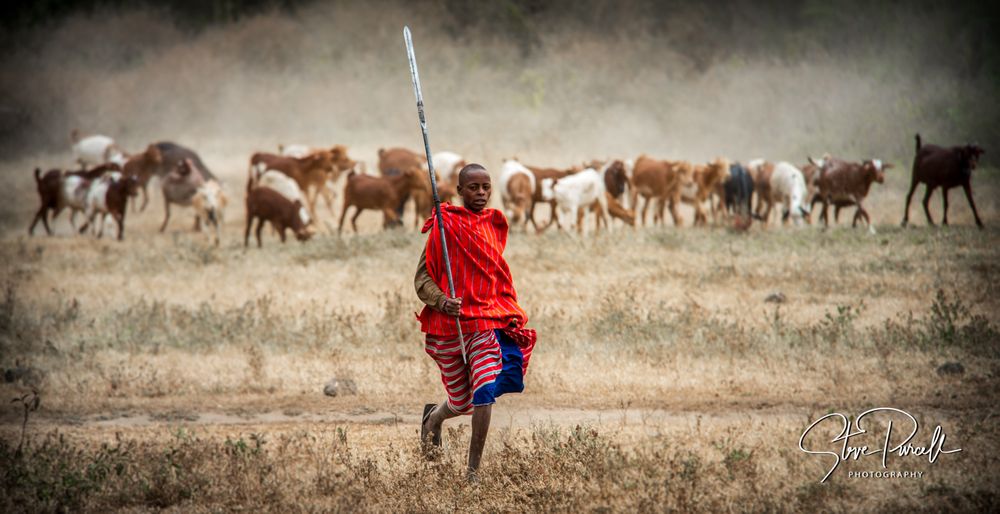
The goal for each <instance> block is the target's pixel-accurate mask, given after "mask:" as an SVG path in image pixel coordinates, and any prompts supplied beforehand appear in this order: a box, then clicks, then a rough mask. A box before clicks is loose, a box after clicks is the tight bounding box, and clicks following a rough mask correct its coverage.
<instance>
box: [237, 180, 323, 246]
mask: <svg viewBox="0 0 1000 514" xmlns="http://www.w3.org/2000/svg"><path fill="white" fill-rule="evenodd" d="M246 205H247V225H246V230H245V232H244V233H243V247H244V248H246V247H247V246H249V244H250V243H249V242H250V227H251V225H253V221H254V220H255V219H256V220H257V228H256V231H255V235H256V236H257V248H260V247H261V241H260V232H261V230H262V229H263V228H264V222H265V221H266V222H269V223H270V224H271V226H272V227H273V228H274V229H275V230H277V232H278V235H279V236H280V237H281V242H282V243H284V242H285V230H286V229H289V228H290V229H292V233H293V234H295V238H296V239H298V240H299V241H303V242H304V241H307V240H309V238H310V237H312V231H311V230H310V229H309V227H307V226H306V224H305V222H304V221H303V220H302V218H303V214H304V212H303V211H304V210H305V207H304V206H303V205H302V202H301V201H299V200H295V201H294V202H293V201H291V200H289V199H288V198H285V197H284V196H282V195H281V193H279V192H277V191H275V190H273V189H270V188H267V187H257V188H255V187H253V182H252V181H247V201H246Z"/></svg>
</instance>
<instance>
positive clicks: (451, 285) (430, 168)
mask: <svg viewBox="0 0 1000 514" xmlns="http://www.w3.org/2000/svg"><path fill="white" fill-rule="evenodd" d="M403 39H404V40H406V57H407V58H408V59H409V60H410V78H411V79H413V94H414V96H416V97H417V114H418V115H419V116H420V131H421V132H423V134H424V153H426V154H427V172H428V173H430V176H431V193H432V194H433V195H434V215H435V217H436V218H437V226H438V232H439V233H440V234H441V250H442V251H443V253H444V269H445V271H446V272H447V273H448V294H449V296H450V297H451V298H454V297H455V282H454V280H452V278H451V260H450V259H449V258H448V241H446V240H445V237H444V220H443V219H442V217H441V199H440V198H438V190H437V179H436V178H435V177H434V160H433V159H432V158H431V144H430V142H429V141H428V140H427V119H426V118H425V117H424V95H423V94H422V93H421V92H420V74H419V73H417V57H416V56H415V55H414V54H413V39H412V38H411V37H410V27H403ZM455 325H456V327H457V328H458V347H459V348H460V349H461V350H462V363H463V364H468V360H467V359H466V357H465V337H464V336H463V335H462V323H461V322H460V321H459V318H457V317H456V318H455Z"/></svg>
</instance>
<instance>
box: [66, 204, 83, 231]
mask: <svg viewBox="0 0 1000 514" xmlns="http://www.w3.org/2000/svg"><path fill="white" fill-rule="evenodd" d="M69 226H71V227H73V230H76V209H74V208H72V207H70V208H69ZM80 233H81V234H82V233H83V232H80Z"/></svg>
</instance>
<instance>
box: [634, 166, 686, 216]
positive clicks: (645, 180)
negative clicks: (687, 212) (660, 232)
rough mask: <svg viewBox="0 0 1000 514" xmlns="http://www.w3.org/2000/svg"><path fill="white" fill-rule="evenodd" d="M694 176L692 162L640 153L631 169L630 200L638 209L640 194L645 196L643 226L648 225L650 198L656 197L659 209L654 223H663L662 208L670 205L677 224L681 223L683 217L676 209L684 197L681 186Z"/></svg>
mask: <svg viewBox="0 0 1000 514" xmlns="http://www.w3.org/2000/svg"><path fill="white" fill-rule="evenodd" d="M693 180H694V167H693V166H691V163H688V162H684V161H667V160H660V159H653V158H652V157H649V156H646V155H640V156H639V158H638V159H636V160H635V168H634V170H633V171H632V183H633V185H634V187H633V189H632V199H631V200H632V206H633V208H636V209H638V207H639V203H638V200H639V196H642V197H643V199H644V203H643V206H642V214H640V215H639V217H640V219H641V220H642V224H643V226H645V225H646V211H647V210H648V209H649V204H650V202H651V201H654V200H655V201H656V202H657V209H656V210H655V211H654V212H653V223H660V224H662V223H663V210H664V207H665V206H667V205H669V206H670V216H671V217H672V218H673V220H674V226H680V225H682V224H683V223H684V219H683V218H681V216H680V214H678V213H677V204H678V203H680V201H681V189H682V188H683V187H684V186H685V185H687V184H690V183H692V181H693Z"/></svg>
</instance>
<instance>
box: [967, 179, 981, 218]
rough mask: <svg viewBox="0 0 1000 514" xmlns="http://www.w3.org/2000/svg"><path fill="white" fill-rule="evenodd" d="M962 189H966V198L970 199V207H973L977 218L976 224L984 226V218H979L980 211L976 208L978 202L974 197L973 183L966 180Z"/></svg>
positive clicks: (973, 214) (974, 215) (973, 213)
mask: <svg viewBox="0 0 1000 514" xmlns="http://www.w3.org/2000/svg"><path fill="white" fill-rule="evenodd" d="M962 190H963V191H965V198H966V199H968V200H969V207H972V216H973V217H975V218H976V226H977V227H979V228H983V220H981V219H979V211H978V210H976V202H975V200H973V199H972V184H970V183H969V182H968V181H966V182H965V183H964V184H962Z"/></svg>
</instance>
